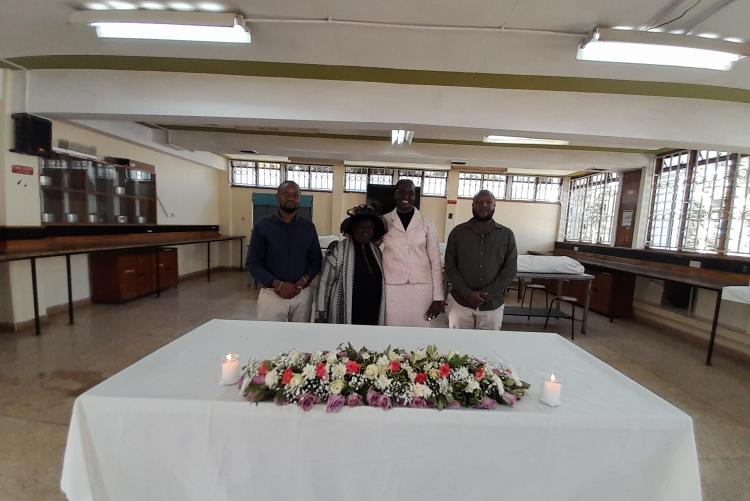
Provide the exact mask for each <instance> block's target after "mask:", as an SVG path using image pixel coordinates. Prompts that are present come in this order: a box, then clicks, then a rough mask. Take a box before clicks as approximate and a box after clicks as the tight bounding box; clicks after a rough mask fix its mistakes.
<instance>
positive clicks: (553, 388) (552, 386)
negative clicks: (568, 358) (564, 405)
mask: <svg viewBox="0 0 750 501" xmlns="http://www.w3.org/2000/svg"><path fill="white" fill-rule="evenodd" d="M543 383H544V384H543V388H542V402H544V403H545V404H547V405H549V406H550V407H557V406H558V405H560V393H561V392H562V380H561V378H560V376H559V375H557V376H556V375H555V374H550V375H549V376H547V377H545V378H544V382H543Z"/></svg>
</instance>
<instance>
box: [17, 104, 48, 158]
mask: <svg viewBox="0 0 750 501" xmlns="http://www.w3.org/2000/svg"><path fill="white" fill-rule="evenodd" d="M11 117H12V118H13V121H14V122H15V132H16V146H15V148H13V149H12V150H10V151H13V152H15V153H23V154H25V155H35V156H40V157H44V156H47V155H50V154H51V153H52V122H50V121H49V120H47V119H46V118H41V117H35V116H34V115H29V114H28V113H14V114H13V115H11Z"/></svg>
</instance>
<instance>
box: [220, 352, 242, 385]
mask: <svg viewBox="0 0 750 501" xmlns="http://www.w3.org/2000/svg"><path fill="white" fill-rule="evenodd" d="M239 380H240V357H239V356H238V355H237V354H236V353H227V354H226V355H224V360H222V362H221V384H226V385H229V384H235V383H236V382H237V381H239Z"/></svg>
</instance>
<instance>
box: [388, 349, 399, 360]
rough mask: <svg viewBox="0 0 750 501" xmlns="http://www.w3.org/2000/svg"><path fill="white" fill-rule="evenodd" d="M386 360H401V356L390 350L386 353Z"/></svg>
mask: <svg viewBox="0 0 750 501" xmlns="http://www.w3.org/2000/svg"><path fill="white" fill-rule="evenodd" d="M388 360H401V356H400V355H399V354H398V353H396V352H395V351H393V350H391V351H389V352H388Z"/></svg>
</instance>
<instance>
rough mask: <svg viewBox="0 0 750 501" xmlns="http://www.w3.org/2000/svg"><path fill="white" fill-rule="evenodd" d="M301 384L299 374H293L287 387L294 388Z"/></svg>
mask: <svg viewBox="0 0 750 501" xmlns="http://www.w3.org/2000/svg"><path fill="white" fill-rule="evenodd" d="M301 384H302V375H301V374H295V375H294V376H292V379H290V380H289V387H290V388H296V387H297V386H299V385H301Z"/></svg>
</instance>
